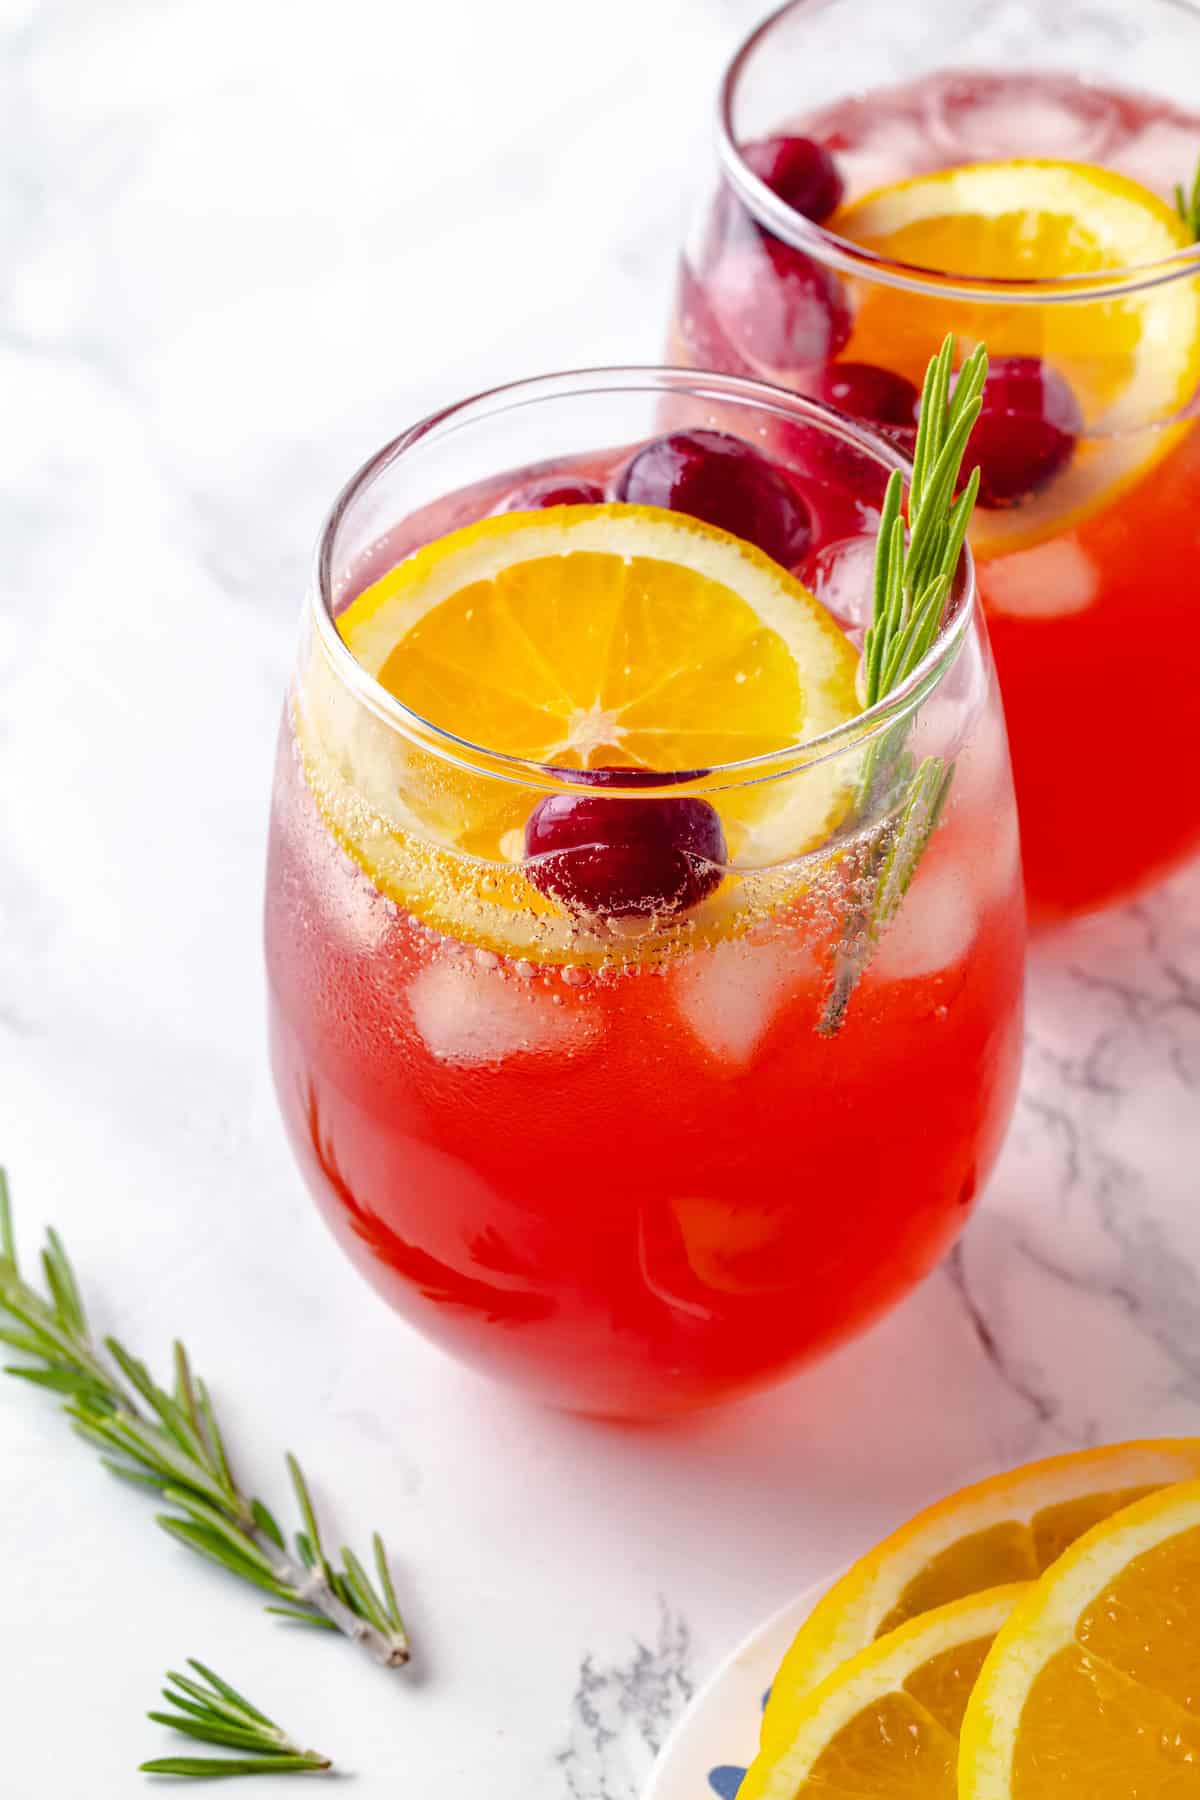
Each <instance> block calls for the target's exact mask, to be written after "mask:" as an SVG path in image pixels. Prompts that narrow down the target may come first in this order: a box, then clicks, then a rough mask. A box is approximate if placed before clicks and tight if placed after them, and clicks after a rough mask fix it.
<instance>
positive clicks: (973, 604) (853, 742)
mask: <svg viewBox="0 0 1200 1800" xmlns="http://www.w3.org/2000/svg"><path fill="white" fill-rule="evenodd" d="M622 392H625V393H682V394H686V395H689V396H691V397H693V398H697V399H701V400H703V399H713V400H721V401H727V402H728V401H734V402H737V403H739V404H742V405H746V406H755V407H757V408H759V409H760V410H767V411H769V412H771V413H773V414H775V415H776V416H778V417H780V418H782V419H784V420H785V421H791V422H797V421H799V422H801V423H803V424H807V425H811V426H813V427H814V428H816V429H818V430H821V431H826V432H828V433H829V434H830V435H831V436H833V437H835V438H838V439H840V440H841V441H842V442H844V443H846V444H849V445H850V446H851V447H852V448H853V449H855V450H857V451H859V452H860V453H862V454H864V455H866V456H869V457H870V458H871V459H872V460H873V461H875V462H876V463H878V464H879V465H880V466H881V467H882V468H884V469H885V470H887V471H888V472H889V474H890V472H891V471H893V470H898V471H899V473H900V474H901V476H902V478H903V479H904V483H905V487H906V488H907V486H908V482H909V480H910V478H911V474H912V464H911V462H910V461H909V459H908V458H906V457H905V456H904V455H903V453H902V452H901V451H900V450H898V449H897V447H896V446H895V444H894V443H892V441H891V440H890V439H888V438H886V437H884V436H882V435H880V434H878V433H876V432H873V431H871V430H869V429H868V428H866V427H864V426H861V425H859V424H858V423H857V422H856V421H855V420H852V419H850V418H848V417H847V416H846V415H845V414H843V413H840V412H838V411H837V409H836V408H834V407H832V406H828V405H826V404H825V403H824V402H822V401H818V400H812V399H808V398H807V397H805V396H802V395H799V394H793V393H791V392H789V391H788V390H787V389H786V388H781V387H776V386H774V385H773V384H772V383H770V382H765V381H758V380H755V379H753V378H751V377H748V376H740V375H722V374H719V373H717V372H715V371H710V370H704V369H700V370H694V369H680V368H672V367H669V366H667V365H659V364H645V365H637V364H628V365H617V366H610V367H599V368H585V369H574V370H564V371H561V372H558V373H555V374H551V375H539V376H532V377H526V378H523V379H520V380H517V381H511V382H504V383H500V384H498V385H497V386H495V387H491V388H485V389H483V390H481V391H480V392H478V393H475V394H472V395H470V396H468V397H467V398H466V399H464V400H459V401H456V402H454V403H452V404H451V405H449V406H444V407H439V408H438V409H436V410H435V411H434V412H431V413H427V414H426V415H425V416H424V417H423V418H421V419H418V420H417V421H416V422H415V423H414V424H413V425H410V426H409V427H407V429H406V430H404V431H402V432H400V433H399V434H398V435H397V436H396V437H394V438H392V439H390V440H389V441H388V442H387V443H386V444H384V445H383V447H382V448H381V449H379V450H377V451H376V452H375V453H374V455H372V456H370V457H368V458H367V460H366V461H365V462H364V463H362V464H361V465H360V467H359V468H358V469H357V470H356V471H355V472H354V474H353V475H352V476H351V477H350V479H349V480H348V481H347V482H346V483H345V485H344V486H343V487H342V489H341V491H340V492H339V493H338V495H337V497H336V498H335V500H334V502H333V504H332V506H331V507H330V509H329V511H328V513H327V515H326V517H325V521H324V523H323V525H322V527H321V530H320V534H319V536H318V539H317V544H316V549H315V553H314V559H313V575H312V581H311V583H310V587H309V603H308V608H307V610H308V612H309V614H310V616H311V620H312V625H313V629H314V631H315V634H316V638H317V641H318V643H319V644H320V647H321V649H322V651H323V653H324V654H325V656H326V658H327V659H328V662H329V665H330V668H331V672H332V673H333V675H334V676H335V677H336V678H337V679H338V680H340V681H341V682H342V684H343V686H344V687H345V688H346V689H347V690H348V691H349V692H350V693H351V695H352V696H353V697H354V698H355V699H356V700H358V701H359V702H360V703H361V704H362V705H364V706H365V707H366V708H367V709H368V710H369V711H370V712H371V713H372V714H373V715H374V716H375V718H376V719H377V720H378V721H379V722H380V723H381V724H383V725H385V726H388V727H389V728H391V729H393V730H396V731H398V732H400V733H401V734H402V735H403V736H405V737H407V738H409V739H411V740H414V741H416V742H417V743H418V744H419V745H420V746H421V748H423V749H425V750H429V751H431V752H433V753H434V754H435V755H438V756H439V757H441V759H442V760H443V761H445V762H448V763H451V764H453V765H455V766H457V767H459V768H461V769H463V770H465V771H466V772H468V773H470V774H474V775H485V776H488V777H491V778H495V779H499V780H502V781H507V782H510V783H513V784H517V785H520V786H523V787H530V786H534V787H539V788H546V789H548V790H551V791H569V792H580V791H582V792H586V793H587V794H589V795H591V796H598V795H619V796H622V797H626V798H627V797H632V796H635V795H636V796H637V797H639V798H652V797H654V796H655V795H661V794H663V793H665V792H668V791H669V792H671V793H674V794H686V793H704V792H709V791H720V790H722V789H726V788H732V787H744V786H749V785H754V784H757V783H758V782H761V781H768V780H776V779H779V778H780V777H781V776H784V775H789V774H793V773H798V772H800V771H802V770H804V769H806V768H810V767H815V766H817V765H818V764H820V763H824V762H827V761H829V760H831V759H832V758H834V757H836V756H838V755H842V754H845V753H846V752H847V751H848V750H852V749H859V748H863V747H865V746H866V745H867V744H869V743H870V742H871V741H872V740H873V739H875V738H877V737H879V736H880V735H881V734H882V733H883V732H885V731H887V730H888V729H889V727H891V726H892V725H894V724H896V723H897V722H898V721H899V720H901V719H904V718H907V717H909V716H910V715H911V714H913V713H915V712H916V711H917V709H918V708H919V707H920V706H921V705H922V704H923V702H924V701H925V699H926V698H927V697H928V696H929V695H930V694H931V693H932V692H933V691H934V689H935V688H937V687H938V686H939V685H940V683H941V680H942V678H943V676H944V675H945V674H946V673H947V672H948V670H949V669H950V667H951V665H952V664H953V663H954V662H955V661H956V660H957V657H958V653H959V651H960V649H961V648H962V645H963V643H964V641H965V639H966V637H967V634H968V632H969V631H970V628H971V625H972V623H973V621H974V620H975V619H976V618H977V616H978V606H979V600H978V591H977V585H976V578H975V564H974V560H973V558H972V555H971V549H970V546H969V544H964V545H963V550H962V555H961V557H960V560H959V568H958V572H957V574H956V576H955V579H954V583H953V586H952V588H951V594H950V600H949V603H948V606H947V609H946V613H945V616H944V617H943V620H942V623H941V625H940V626H939V628H938V633H937V636H936V637H935V639H934V641H933V643H932V645H931V646H930V648H929V650H928V651H927V652H926V655H925V656H924V658H923V659H922V661H921V662H920V663H919V664H918V665H917V667H916V668H915V669H914V670H913V671H912V673H911V674H910V675H909V676H908V677H907V679H906V680H905V681H903V682H902V683H901V684H900V686H899V687H897V688H895V689H893V691H892V692H891V693H889V694H887V695H886V696H884V698H882V699H880V700H877V701H876V702H875V703H874V705H872V706H869V707H865V708H864V709H863V710H862V711H861V712H859V713H856V714H854V716H853V717H852V718H850V719H848V720H846V721H845V722H844V723H843V724H841V725H837V726H833V727H832V728H831V729H829V730H827V731H824V732H820V733H818V734H816V735H815V736H813V737H811V738H801V739H799V740H797V741H796V742H794V743H791V744H786V745H782V746H780V748H779V749H777V750H769V751H765V752H762V753H760V754H759V755H757V756H753V757H746V758H743V759H740V760H738V761H735V762H727V763H721V764H713V765H711V766H709V767H706V768H704V769H700V770H676V771H667V770H664V771H663V772H662V773H663V781H662V783H661V784H655V785H653V786H651V785H647V784H642V785H639V786H637V787H628V788H626V787H621V786H618V785H616V784H612V785H610V784H608V783H606V784H605V785H604V786H603V787H597V786H596V785H595V784H594V783H588V782H587V780H586V775H585V776H584V779H583V780H581V779H580V771H579V770H577V769H570V768H566V767H564V766H562V765H559V764H555V763H542V762H538V761H536V760H532V759H529V758H526V757H521V756H516V755H512V754H510V753H508V752H506V751H499V750H495V749H493V748H491V747H489V746H487V745H481V744H475V743H473V742H472V741H471V740H470V739H467V738H463V737H460V736H458V735H457V734H456V733H455V732H453V731H450V730H448V729H447V728H446V727H444V726H440V725H437V724H435V723H434V722H433V721H432V720H430V719H427V718H425V717H424V716H423V715H422V714H420V713H418V712H416V711H415V710H414V709H412V708H411V707H409V706H406V705H405V704H404V702H403V701H401V700H399V699H397V698H396V696H395V695H394V694H391V693H389V691H388V690H387V689H386V688H385V687H383V685H382V684H381V683H380V682H379V681H378V679H377V678H376V677H375V676H374V675H371V674H370V673H369V672H368V671H367V669H366V668H364V666H363V665H362V663H360V662H359V661H358V659H357V658H356V657H355V655H354V653H353V651H352V650H351V649H350V647H349V645H348V644H347V643H346V641H345V639H344V638H343V637H342V635H341V632H340V631H339V630H338V626H337V615H336V613H335V611H334V606H335V602H336V599H337V597H338V596H337V595H336V594H335V592H334V581H333V570H334V555H335V550H336V546H337V538H338V533H339V530H340V528H341V526H342V524H343V522H344V520H345V519H346V517H347V515H348V513H349V512H350V509H351V508H352V507H353V505H354V503H355V501H356V500H357V499H358V498H359V497H360V496H361V495H362V494H364V493H365V492H366V491H367V490H368V489H369V487H370V486H371V484H372V483H373V482H374V481H375V480H376V479H377V477H378V476H380V475H381V474H382V473H383V472H384V471H385V470H387V469H389V468H391V467H392V466H393V464H395V463H396V462H398V461H399V460H400V459H401V458H402V457H403V456H404V455H405V454H406V453H408V452H409V451H411V450H413V449H415V448H416V447H417V446H418V445H420V444H421V443H423V442H424V441H425V440H426V439H427V438H429V437H431V436H432V435H433V434H435V433H436V432H437V431H438V430H439V428H443V427H449V429H450V430H451V431H453V430H457V429H460V428H462V427H464V426H468V425H470V424H471V423H472V422H474V421H481V420H483V419H487V418H490V417H495V416H496V415H497V414H498V413H500V412H504V411H509V410H513V409H515V408H519V407H524V406H530V405H536V404H539V403H541V402H544V401H548V400H562V399H568V398H572V397H574V398H584V397H586V396H588V395H596V394H605V393H612V394H615V393H622ZM435 541H436V540H435Z"/></svg>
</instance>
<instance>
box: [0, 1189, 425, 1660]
mask: <svg viewBox="0 0 1200 1800" xmlns="http://www.w3.org/2000/svg"><path fill="white" fill-rule="evenodd" d="M41 1267H42V1275H43V1279H44V1281H45V1287H46V1291H45V1293H44V1294H42V1293H39V1292H38V1291H37V1290H36V1289H35V1288H33V1287H32V1286H30V1284H29V1283H28V1282H27V1281H26V1280H25V1279H24V1277H23V1276H22V1274H21V1270H20V1267H19V1264H18V1260H17V1245H16V1238H15V1235H14V1232H13V1221H12V1206H11V1202H10V1198H9V1191H8V1183H7V1180H6V1178H5V1175H4V1171H3V1170H0V1343H4V1344H7V1345H8V1346H9V1347H10V1349H13V1350H17V1351H19V1352H20V1353H21V1354H22V1355H23V1356H24V1357H26V1358H28V1360H27V1361H26V1362H23V1363H20V1364H17V1365H14V1366H12V1367H9V1368H7V1369H5V1371H4V1373H5V1374H7V1375H13V1376H16V1377H17V1378H18V1379H19V1380H21V1381H25V1382H29V1383H30V1384H32V1385H33V1386H34V1387H40V1388H45V1389H48V1390H49V1391H50V1392H51V1393H53V1394H57V1395H59V1396H60V1398H61V1399H62V1402H63V1411H64V1412H65V1413H66V1415H67V1417H68V1418H69V1419H70V1421H71V1424H72V1426H73V1427H74V1429H75V1431H76V1433H77V1434H78V1435H79V1436H80V1437H81V1438H83V1439H84V1440H85V1441H86V1442H88V1443H90V1444H92V1445H94V1446H95V1447H96V1448H97V1449H99V1450H100V1452H101V1457H100V1460H101V1462H102V1463H103V1464H104V1466H105V1467H106V1468H107V1469H110V1470H111V1471H112V1473H113V1474H114V1475H119V1476H120V1477H121V1479H122V1480H124V1481H127V1482H130V1483H132V1484H133V1485H134V1486H136V1487H140V1488H144V1489H147V1490H149V1491H150V1492H151V1493H154V1494H156V1495H157V1496H158V1497H159V1498H160V1500H162V1501H163V1502H165V1504H166V1506H167V1508H168V1509H169V1510H168V1511H166V1512H162V1513H159V1514H158V1523H159V1524H160V1525H161V1526H162V1528H163V1530H164V1531H166V1532H168V1533H169V1534H170V1535H171V1536H172V1537H173V1538H175V1539H176V1541H177V1542H179V1543H181V1544H184V1545H186V1547H187V1548H188V1549H189V1550H193V1551H195V1552H196V1553H197V1555H199V1556H203V1557H206V1558H207V1559H208V1560H209V1561H210V1562H215V1563H218V1564H220V1566H221V1567H222V1568H223V1569H226V1570H228V1571H229V1573H230V1574H232V1575H236V1576H237V1577H238V1578H239V1579H240V1580H242V1581H244V1582H247V1583H248V1584H249V1585H251V1586H253V1587H256V1588H258V1589H260V1590H261V1591H263V1592H265V1593H267V1594H269V1595H270V1597H271V1601H272V1604H271V1605H269V1606H268V1607H267V1611H268V1612H272V1613H277V1614H279V1615H280V1616H281V1617H282V1618H285V1619H290V1620H292V1621H294V1622H295V1623H297V1624H301V1625H311V1626H316V1627H319V1628H322V1629H324V1630H328V1631H340V1632H341V1633H342V1634H343V1635H344V1636H346V1637H348V1638H350V1639H352V1640H353V1641H354V1642H355V1643H358V1644H361V1646H362V1647H363V1649H365V1650H366V1651H367V1653H368V1655H370V1656H372V1657H373V1658H374V1660H375V1661H376V1662H378V1663H382V1664H384V1666H385V1667H388V1668H399V1667H400V1666H401V1665H402V1664H404V1663H406V1662H407V1661H408V1659H409V1643H408V1633H407V1632H406V1630H405V1627H404V1620H403V1619H402V1617H401V1615H400V1608H399V1606H398V1605H397V1603H396V1592H395V1588H394V1586H393V1583H392V1576H391V1571H390V1569H389V1567H388V1559H387V1553H386V1551H385V1550H384V1546H383V1541H382V1539H381V1538H380V1536H379V1534H378V1532H377V1533H376V1534H375V1537H374V1540H373V1549H374V1565H375V1575H374V1577H372V1576H371V1575H369V1574H368V1573H367V1570H366V1569H365V1568H364V1566H363V1564H362V1563H361V1562H360V1561H359V1559H358V1557H357V1556H355V1554H354V1552H353V1551H352V1550H348V1549H345V1548H343V1549H342V1550H341V1552H340V1555H339V1558H338V1560H337V1561H335V1560H334V1559H333V1558H331V1557H330V1556H329V1554H328V1553H327V1551H326V1548H325V1545H324V1542H323V1540H322V1537H321V1531H320V1527H319V1525H318V1523H317V1516H316V1512H315V1509H314V1507H313V1501H312V1495H311V1492H310V1490H309V1486H308V1482H307V1479H306V1478H305V1475H304V1472H303V1470H302V1469H301V1467H300V1464H299V1463H298V1462H297V1460H296V1458H295V1457H294V1456H292V1455H291V1453H290V1452H289V1453H288V1455H287V1458H286V1462H287V1469H288V1474H289V1476H290V1479H291V1485H292V1489H293V1492H294V1495H295V1499H296V1504H297V1507H298V1509H299V1512H300V1519H301V1529H300V1530H298V1531H296V1532H295V1533H294V1534H293V1537H292V1540H291V1544H290V1545H289V1543H288V1540H287V1538H286V1537H285V1536H284V1533H283V1531H282V1529H281V1527H280V1525H279V1523H278V1521H277V1520H276V1518H275V1515H274V1514H273V1513H272V1512H271V1510H270V1509H269V1507H267V1506H266V1504H265V1503H264V1502H263V1501H262V1500H260V1499H258V1498H257V1497H256V1496H254V1495H250V1494H247V1493H246V1492H245V1491H244V1490H243V1489H242V1488H241V1486H240V1485H239V1483H238V1481H237V1479H236V1478H235V1476H234V1473H233V1470H232V1467H231V1465H230V1460H229V1455H228V1452H227V1450H226V1446H225V1439H224V1436H223V1434H222V1432H221V1428H220V1425H219V1424H218V1422H217V1415H216V1410H215V1408H214V1406H213V1402H212V1397H211V1395H210V1394H209V1391H208V1389H207V1387H206V1386H205V1384H204V1382H203V1381H201V1380H200V1379H199V1377H198V1376H197V1375H195V1374H194V1373H193V1370H192V1366H191V1361H190V1359H189V1357H188V1354H187V1351H186V1350H185V1349H184V1347H183V1345H182V1344H180V1343H176V1345H175V1348H174V1375H173V1385H172V1387H171V1388H170V1389H167V1388H164V1387H160V1386H159V1384H158V1383H157V1382H156V1381H155V1380H154V1379H153V1377H152V1376H151V1374H150V1372H149V1370H148V1369H147V1367H146V1365H145V1364H144V1363H143V1362H140V1361H139V1360H138V1358H137V1357H135V1356H133V1355H131V1354H130V1352H129V1351H128V1350H127V1349H126V1348H125V1346H124V1345H123V1344H121V1343H120V1342H119V1341H118V1340H117V1339H116V1338H113V1337H108V1338H105V1339H104V1342H103V1344H102V1345H100V1344H97V1343H96V1342H95V1341H94V1340H93V1338H92V1335H91V1331H90V1329H89V1326H88V1321H87V1315H86V1312H85V1310H84V1305H83V1300H82V1297H81V1295H80V1290H79V1284H78V1282H77V1281H76V1278H75V1272H74V1270H73V1269H72V1267H71V1264H70V1261H69V1259H68V1257H67V1253H66V1251H65V1250H64V1248H63V1246H62V1242H61V1240H60V1239H59V1237H58V1234H57V1233H56V1232H55V1231H53V1230H50V1231H48V1232H47V1234H46V1247H45V1249H44V1250H43V1251H42V1254H41Z"/></svg>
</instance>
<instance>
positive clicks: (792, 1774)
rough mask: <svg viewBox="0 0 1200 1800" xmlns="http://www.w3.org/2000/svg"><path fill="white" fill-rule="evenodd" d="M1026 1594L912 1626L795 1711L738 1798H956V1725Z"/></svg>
mask: <svg viewBox="0 0 1200 1800" xmlns="http://www.w3.org/2000/svg"><path fill="white" fill-rule="evenodd" d="M1025 1591H1026V1590H1025V1588H1024V1587H1023V1586H1022V1585H1020V1584H1017V1585H1015V1586H1007V1587H1000V1588H993V1589H992V1590H991V1591H990V1592H988V1593H984V1594H971V1595H969V1596H968V1597H967V1598H966V1599H965V1600H955V1601H953V1602H951V1604H950V1605H949V1606H942V1607H938V1608H937V1609H936V1610H934V1611H933V1612H927V1613H924V1614H922V1616H921V1617H920V1618H919V1619H912V1620H910V1621H909V1623H908V1624H907V1625H902V1626H900V1627H899V1629H898V1630H896V1631H893V1632H890V1633H889V1634H888V1635H887V1636H886V1637H882V1638H880V1639H879V1640H878V1642H876V1643H874V1644H872V1645H871V1646H870V1647H869V1649H866V1650H863V1651H860V1652H859V1654H858V1655H857V1656H853V1657H851V1658H850V1660H849V1661H848V1662H846V1663H843V1664H842V1666H841V1667H840V1668H838V1669H837V1670H835V1671H834V1673H833V1674H832V1675H830V1676H829V1677H828V1678H827V1679H826V1680H825V1681H823V1682H822V1683H821V1684H820V1686H819V1687H817V1688H815V1689H814V1690H813V1691H812V1692H811V1693H810V1694H808V1695H806V1696H805V1698H804V1699H803V1700H800V1701H798V1702H796V1703H795V1704H793V1705H791V1706H789V1708H788V1712H787V1719H786V1730H784V1731H782V1732H781V1733H780V1735H779V1736H778V1737H777V1738H776V1739H774V1740H773V1741H772V1742H771V1743H770V1744H769V1745H768V1744H764V1746H763V1748H762V1749H761V1750H760V1752H759V1754H758V1756H757V1757H756V1758H755V1760H754V1762H753V1763H752V1764H751V1765H750V1768H749V1769H748V1771H747V1773H746V1779H745V1781H744V1782H743V1783H742V1786H741V1787H740V1788H739V1790H738V1800H805V1797H806V1796H810V1797H811V1800H868V1797H869V1800H955V1796H956V1787H955V1768H956V1764H957V1760H958V1734H959V1727H960V1724H961V1721H962V1718H963V1714H964V1711H965V1710H966V1707H967V1704H968V1701H969V1699H970V1695H971V1691H972V1688H973V1687H974V1685H975V1680H976V1677H977V1676H978V1673H979V1670H980V1667H981V1666H982V1664H983V1662H984V1659H985V1657H986V1656H987V1654H988V1652H989V1650H990V1649H991V1646H992V1642H993V1640H994V1638H995V1636H996V1633H997V1632H998V1631H999V1630H1000V1628H1001V1627H1002V1626H1003V1625H1004V1623H1005V1621H1006V1620H1007V1619H1008V1617H1009V1615H1010V1614H1011V1612H1012V1610H1013V1608H1014V1606H1016V1605H1017V1604H1019V1602H1020V1601H1021V1599H1022V1597H1023V1595H1024V1594H1025Z"/></svg>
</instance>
